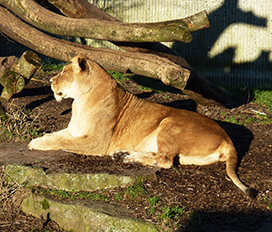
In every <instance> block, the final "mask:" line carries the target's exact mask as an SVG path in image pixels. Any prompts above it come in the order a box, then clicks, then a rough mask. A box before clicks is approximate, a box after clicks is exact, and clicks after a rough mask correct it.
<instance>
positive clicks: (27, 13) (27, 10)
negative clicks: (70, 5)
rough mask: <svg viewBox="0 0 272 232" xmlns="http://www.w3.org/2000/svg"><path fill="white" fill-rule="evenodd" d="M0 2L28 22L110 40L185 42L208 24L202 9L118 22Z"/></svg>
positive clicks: (29, 1) (28, 2)
mask: <svg viewBox="0 0 272 232" xmlns="http://www.w3.org/2000/svg"><path fill="white" fill-rule="evenodd" d="M0 4H1V5H3V6H5V7H6V8H8V9H9V10H11V11H12V12H13V13H15V14H16V15H18V16H19V17H20V18H22V19H24V20H25V21H26V22H28V23H30V24H31V25H33V26H35V27H37V28H39V29H41V30H44V31H47V32H50V33H52V34H56V35H61V36H76V37H84V38H92V39H100V40H110V41H131V42H158V41H165V42H171V41H182V42H186V43H188V42H190V41H191V40H192V34H191V32H194V31H197V30H200V29H203V28H206V27H209V20H208V18H207V14H206V12H205V11H202V12H200V13H198V14H196V15H193V16H189V17H187V18H185V19H179V20H172V21H165V22H160V23H121V22H109V21H103V20H96V19H73V18H67V17H63V16H61V15H58V14H55V13H53V12H51V11H48V10H46V9H45V8H43V7H41V6H40V5H39V4H37V3H35V2H34V1H33V0H0Z"/></svg>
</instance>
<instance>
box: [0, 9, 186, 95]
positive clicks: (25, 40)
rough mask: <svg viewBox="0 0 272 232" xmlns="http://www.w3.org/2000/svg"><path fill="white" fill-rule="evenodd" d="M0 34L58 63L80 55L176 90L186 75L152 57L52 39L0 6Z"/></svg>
mask: <svg viewBox="0 0 272 232" xmlns="http://www.w3.org/2000/svg"><path fill="white" fill-rule="evenodd" d="M0 31H2V32H3V33H4V34H6V35H7V36H9V37H11V38H12V39H14V40H16V41H18V42H19V43H21V44H23V45H25V46H27V47H29V48H30V49H33V50H35V51H36V52H39V53H41V54H44V55H46V56H49V57H52V58H55V59H58V60H62V61H65V62H69V61H70V60H71V58H72V57H74V56H75V55H78V54H81V53H82V54H84V55H85V56H87V57H88V58H90V59H91V60H94V61H95V62H97V63H98V64H100V65H101V66H102V67H104V68H105V69H108V70H116V71H119V72H128V71H130V72H133V73H135V74H139V75H143V76H147V77H151V78H154V79H160V80H161V81H162V82H163V83H164V84H166V85H172V86H173V87H176V88H178V89H180V90H182V89H184V87H185V85H186V83H187V80H188V78H189V76H190V71H189V70H187V69H184V68H182V67H181V66H179V65H177V64H175V63H173V62H171V61H169V60H168V59H166V58H163V57H159V56H156V55H152V54H141V53H132V52H122V51H116V50H112V49H106V48H104V49H103V48H91V47H89V46H86V45H81V44H76V43H71V42H68V41H66V40H60V39H57V38H53V37H51V36H49V35H46V34H44V33H42V32H40V31H38V30H36V29H34V28H33V27H31V26H29V25H27V24H26V23H23V22H22V21H21V20H19V19H18V18H17V17H15V16H14V15H13V14H12V13H10V12H9V11H8V10H6V9H5V8H3V7H0ZM26 32H27V33H26Z"/></svg>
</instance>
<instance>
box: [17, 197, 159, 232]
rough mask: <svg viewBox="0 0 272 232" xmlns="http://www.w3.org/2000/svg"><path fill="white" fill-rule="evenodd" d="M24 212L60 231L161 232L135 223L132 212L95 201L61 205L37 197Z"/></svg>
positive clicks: (24, 205)
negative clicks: (54, 223)
mask: <svg viewBox="0 0 272 232" xmlns="http://www.w3.org/2000/svg"><path fill="white" fill-rule="evenodd" d="M21 206H22V210H23V211H24V212H25V213H27V214H32V215H34V216H40V215H41V214H43V215H44V217H47V216H48V215H49V217H50V218H51V219H52V220H54V221H55V222H57V223H58V224H59V226H60V227H62V228H63V229H65V230H68V231H70V230H72V231H73V232H90V231H118V232H122V231H131V232H134V231H135V232H136V231H137V232H141V231H143V232H146V231H149V232H153V231H154V232H155V231H159V229H158V228H157V227H156V226H155V225H154V224H151V223H148V222H145V221H141V220H136V219H132V218H130V217H129V216H128V214H129V213H131V210H128V209H125V208H123V207H119V206H114V205H110V204H107V203H104V202H93V201H91V200H76V201H69V202H59V201H55V200H50V199H48V198H44V197H40V196H34V195H32V196H31V197H28V198H26V199H25V200H24V201H23V202H22V205H21Z"/></svg>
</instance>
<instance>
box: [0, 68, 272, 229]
mask: <svg viewBox="0 0 272 232" xmlns="http://www.w3.org/2000/svg"><path fill="white" fill-rule="evenodd" d="M55 74H56V73H53V72H47V73H45V72H43V71H41V70H40V71H39V72H37V73H36V74H35V80H32V81H31V82H30V83H29V84H28V85H27V86H26V88H25V89H24V90H23V91H22V92H21V93H19V94H17V95H14V96H13V98H12V99H11V101H10V102H9V103H8V104H7V105H5V107H6V110H7V113H8V114H9V115H12V114H13V115H14V112H19V111H18V110H20V112H21V114H22V115H27V116H26V117H29V118H30V119H29V120H33V118H34V119H35V122H32V124H30V125H31V126H32V129H33V128H36V129H37V131H41V132H53V131H57V130H60V129H62V128H65V127H67V125H68V123H69V119H70V117H71V111H70V110H71V102H72V101H71V100H69V99H68V100H64V101H62V102H60V103H59V102H56V101H55V100H54V97H53V94H52V92H51V88H50V84H49V79H50V78H51V77H52V76H53V75H55ZM139 82H141V79H139V78H137V77H132V78H128V79H126V80H123V81H122V82H121V85H122V86H123V87H124V88H126V89H127V90H129V91H130V92H132V93H134V94H136V95H137V96H138V97H141V98H144V99H145V100H148V101H151V102H158V103H161V104H164V105H168V106H172V107H176V108H182V109H188V110H193V111H197V112H199V113H201V114H204V115H206V116H207V117H209V118H212V119H214V120H217V121H218V122H219V123H220V125H221V126H222V127H223V128H224V129H225V130H226V131H227V133H228V134H229V136H230V137H231V139H232V140H233V142H234V144H235V147H236V149H237V151H238V155H239V158H240V161H241V163H240V166H239V169H238V173H239V177H240V178H241V179H242V180H243V182H244V183H245V184H247V185H249V186H251V187H253V188H255V189H257V190H258V191H259V194H258V196H257V198H256V199H250V198H248V197H246V196H245V195H244V194H243V193H242V192H241V191H240V190H239V189H238V188H237V187H235V186H234V185H233V183H232V182H231V181H230V180H229V179H228V178H227V177H226V172H225V164H224V163H217V164H212V165H208V166H193V165H183V166H181V165H178V164H175V166H174V167H173V168H171V169H161V170H160V171H158V172H157V180H156V181H147V182H145V183H144V184H143V187H144V189H145V192H144V194H142V195H139V196H138V197H137V198H136V199H131V198H130V197H128V195H127V194H126V191H125V190H124V189H122V188H116V189H111V190H104V191H102V190H97V191H96V192H97V194H103V195H104V196H105V197H106V198H107V203H108V204H115V205H120V206H124V207H126V208H128V209H131V214H130V216H131V217H135V218H138V219H143V220H146V221H148V222H152V223H156V224H160V225H161V226H162V228H165V230H169V228H170V230H172V231H257V230H259V229H260V228H262V227H263V226H264V225H266V223H271V222H272V211H271V210H272V209H271V208H272V155H271V154H272V123H271V118H272V112H271V111H268V110H267V109H266V108H265V107H263V106H260V105H259V104H257V103H252V102H249V103H247V102H244V103H243V102H241V101H239V102H238V101H233V102H230V104H228V105H227V107H224V106H209V107H207V106H201V105H198V106H197V105H196V104H195V103H194V102H193V101H192V100H190V99H189V98H188V97H187V96H185V95H183V94H182V93H180V92H178V91H174V90H173V89H171V88H165V87H162V85H160V84H157V83H158V82H156V83H155V84H152V87H153V90H151V89H149V88H148V89H147V88H144V87H143V86H140V85H139ZM154 88H156V89H157V90H158V89H159V90H161V89H162V88H164V89H166V91H167V92H161V91H155V90H154ZM22 108H23V110H22ZM20 133H21V132H20V131H18V134H19V135H20ZM8 140H9V142H10V143H14V142H23V141H22V136H15V135H14V136H9V137H8ZM25 140H26V141H25V143H26V142H27V140H28V137H27V136H26V137H25ZM25 164H27V165H30V166H38V165H41V166H43V167H44V168H47V169H49V170H50V172H63V171H65V172H82V173H98V172H104V171H105V170H106V171H107V172H109V173H118V172H119V171H120V170H121V169H122V168H124V167H126V168H131V169H135V168H136V169H139V168H141V167H140V166H139V165H136V166H135V165H131V164H123V163H122V162H121V160H119V161H113V160H112V159H111V158H109V157H87V156H84V155H80V154H70V155H69V156H64V157H59V158H57V159H55V160H51V161H46V162H41V163H39V164H37V163H35V162H33V163H25ZM14 188H15V187H14ZM3 189H4V188H3ZM2 191H3V190H2ZM13 192H14V194H13V195H11V196H10V197H9V198H8V199H2V198H1V201H4V204H3V205H2V206H1V207H0V210H1V213H0V229H1V230H3V231H19V230H22V231H31V229H33V231H34V229H35V231H48V230H49V231H59V230H61V229H60V228H59V227H58V225H57V224H56V223H54V222H52V221H51V220H50V218H42V217H40V218H33V217H32V216H30V215H26V214H24V213H23V212H22V211H21V210H20V208H19V207H18V206H19V202H20V201H21V200H22V198H23V197H24V196H25V195H24V193H25V190H24V188H20V187H18V188H15V189H14V191H13ZM37 192H39V191H38V190H37ZM117 193H120V199H119V200H116V194H117ZM150 199H154V202H153V203H152V202H151V201H150ZM155 199H157V200H156V201H155ZM174 209H176V211H175V210H174ZM178 209H182V210H178ZM167 210H168V211H167ZM167 212H168V214H167Z"/></svg>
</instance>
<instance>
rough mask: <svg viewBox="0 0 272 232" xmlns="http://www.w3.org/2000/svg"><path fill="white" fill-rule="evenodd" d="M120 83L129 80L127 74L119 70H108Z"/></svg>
mask: <svg viewBox="0 0 272 232" xmlns="http://www.w3.org/2000/svg"><path fill="white" fill-rule="evenodd" d="M107 72H108V73H109V74H110V75H111V76H112V77H113V78H114V79H115V80H116V81H117V82H118V83H120V84H121V83H123V82H124V81H127V80H129V78H128V77H127V76H124V75H123V74H122V73H120V72H117V71H110V70H108V71H107Z"/></svg>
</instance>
